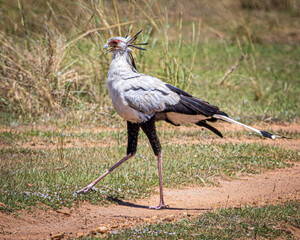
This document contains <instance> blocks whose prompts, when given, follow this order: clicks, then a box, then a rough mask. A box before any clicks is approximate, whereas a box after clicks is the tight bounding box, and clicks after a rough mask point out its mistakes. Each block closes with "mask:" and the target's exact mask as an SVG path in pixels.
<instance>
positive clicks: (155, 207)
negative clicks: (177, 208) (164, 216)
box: [149, 204, 169, 210]
mask: <svg viewBox="0 0 300 240" xmlns="http://www.w3.org/2000/svg"><path fill="white" fill-rule="evenodd" d="M166 208H169V205H167V204H159V205H158V206H150V207H149V209H154V210H160V209H166Z"/></svg>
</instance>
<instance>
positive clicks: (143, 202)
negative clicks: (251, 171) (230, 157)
mask: <svg viewBox="0 0 300 240" xmlns="http://www.w3.org/2000/svg"><path fill="white" fill-rule="evenodd" d="M282 128H285V129H284V130H285V131H287V132H288V131H291V132H296V133H298V132H299V131H300V128H299V125H297V124H292V126H291V125H289V126H276V125H273V126H271V127H269V129H274V131H276V129H278V130H279V129H282ZM178 129H180V128H178ZM224 129H225V128H224ZM0 130H1V131H4V129H3V128H0ZM19 131H21V130H20V129H19ZM99 131H100V130H99ZM181 131H184V129H181ZM226 131H235V128H227V129H226ZM230 140H232V142H236V143H239V142H243V143H244V142H247V143H253V142H261V143H262V144H271V145H276V146H280V147H283V148H287V149H293V150H296V151H299V150H300V142H299V140H297V139H291V140H285V139H278V140H276V141H272V140H260V139H258V140H254V139H249V138H248V139H239V140H234V139H230ZM178 141H179V140H174V141H173V142H174V143H179V142H178ZM185 141H186V140H185ZM193 141H195V143H197V141H199V143H200V140H193ZM223 141H228V139H226V138H225V139H212V140H206V142H207V144H209V143H210V142H216V143H218V142H223ZM183 142H184V141H183ZM170 144H172V142H171V143H170ZM201 144H203V141H201ZM102 146H103V145H102ZM32 147H36V145H34V146H32ZM164 194H165V201H166V203H167V204H168V205H169V207H170V208H168V209H163V210H160V211H157V210H150V209H148V206H150V205H156V204H157V203H158V199H159V195H158V194H153V195H152V196H151V197H150V198H148V199H140V200H136V201H119V200H118V201H116V205H111V206H108V207H100V206H97V205H91V204H88V203H82V204H81V205H80V206H78V207H73V208H72V209H67V208H66V209H62V210H60V211H54V210H51V209H48V210H36V211H34V210H33V211H32V212H27V211H25V210H22V211H18V212H17V213H13V214H7V213H3V212H0V239H49V238H50V236H52V237H56V238H55V239H61V238H63V237H67V236H70V237H74V236H82V235H86V234H89V233H91V232H92V231H93V230H94V231H103V232H107V231H118V230H119V229H122V228H127V227H131V226H133V225H136V224H141V223H145V222H146V223H148V222H159V221H176V220H177V219H179V218H182V217H186V216H190V215H197V214H202V213H203V212H206V211H208V210H211V209H216V208H221V207H222V208H228V207H239V206H244V205H248V206H249V205H254V206H261V205H265V204H270V203H280V202H285V201H287V200H291V199H297V200H299V199H300V163H294V166H293V167H292V168H284V169H277V170H273V171H267V172H265V173H263V174H260V175H247V176H242V177H241V178H240V179H238V180H226V181H225V180H221V181H220V186H219V187H189V188H182V189H165V190H164ZM99 227H100V228H99ZM95 229H96V230H95ZM50 234H51V235H50Z"/></svg>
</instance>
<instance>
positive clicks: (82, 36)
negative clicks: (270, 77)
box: [0, 0, 299, 120]
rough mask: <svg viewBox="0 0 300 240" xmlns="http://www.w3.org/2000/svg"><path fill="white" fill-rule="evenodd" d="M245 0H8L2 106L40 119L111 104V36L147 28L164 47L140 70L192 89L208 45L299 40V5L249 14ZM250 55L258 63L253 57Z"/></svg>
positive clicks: (2, 33)
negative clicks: (104, 48) (107, 45)
mask: <svg viewBox="0 0 300 240" xmlns="http://www.w3.org/2000/svg"><path fill="white" fill-rule="evenodd" d="M244 2H246V1H238V0H222V1H207V0H203V1H190V2H189V3H188V4H187V3H186V2H184V1H179V2H177V1H162V2H161V1H156V0H152V1H151V2H148V1H146V0H143V1H129V2H126V1H100V0H99V1H91V0H89V1H84V0H78V1H75V2H65V1H48V2H44V1H39V2H38V3H37V2H36V1H33V0H17V1H8V0H4V1H2V2H0V7H1V17H0V29H1V30H0V46H1V50H0V84H1V89H0V109H1V111H2V112H3V113H6V114H9V115H14V116H16V117H20V118H21V119H23V120H24V119H31V120H36V119H37V117H42V118H43V119H45V118H51V117H59V116H62V115H64V114H69V113H72V114H73V116H74V115H76V114H77V113H75V112H78V111H81V113H82V114H83V115H87V114H88V112H86V110H87V109H89V104H93V105H95V104H96V105H97V106H98V107H103V106H107V91H106V87H105V81H106V74H107V69H108V66H109V57H108V56H106V55H104V54H103V52H101V48H102V46H103V44H104V43H105V41H106V40H107V38H108V37H110V36H112V35H125V34H126V33H127V31H128V29H129V30H130V32H132V33H133V32H135V31H136V30H138V29H144V33H143V36H142V38H143V39H142V40H143V41H144V40H145V41H147V40H149V39H150V40H149V42H150V47H149V48H150V49H152V48H154V47H155V50H156V51H155V53H154V52H151V54H148V55H147V59H146V58H145V57H144V56H143V55H141V54H139V55H138V56H137V57H138V58H139V65H138V68H139V69H140V70H141V71H143V72H146V73H147V72H149V73H153V74H155V75H156V76H158V77H160V78H162V79H163V80H166V81H168V82H171V83H172V84H175V85H176V86H178V87H181V88H184V89H188V88H189V87H190V85H191V83H192V82H193V81H194V79H195V61H196V54H197V49H199V43H200V42H201V43H208V42H215V41H217V42H221V43H223V44H224V46H226V45H227V44H234V45H238V46H240V48H241V50H242V47H243V45H245V44H246V45H247V44H250V45H251V46H252V48H253V49H255V47H254V44H255V43H256V42H268V41H270V39H271V40H274V39H275V41H277V40H278V41H281V40H282V39H281V38H280V37H278V36H285V37H286V36H287V37H288V39H287V40H291V41H296V42H297V39H298V38H299V35H298V33H297V32H295V29H297V27H299V23H298V22H299V21H295V20H294V18H297V14H296V12H297V11H296V10H293V11H294V12H293V13H292V14H289V13H286V12H280V11H282V10H280V11H278V12H274V11H269V12H264V11H252V12H247V11H244V10H243V9H242V8H241V5H242V6H243V4H244ZM248 2H249V1H248ZM268 2H270V4H271V3H273V2H274V1H268ZM275 2H276V4H277V2H278V1H275ZM285 3H286V7H280V8H281V9H282V8H286V9H288V10H286V11H290V10H289V9H290V7H291V6H294V1H293V0H289V1H288V0H286V1H285ZM296 7H297V6H296ZM249 8H250V7H249ZM251 8H252V7H251ZM291 11H292V10H291ZM224 19H226V22H224ZM257 26H259V27H257ZM274 36H276V37H277V38H275V37H274ZM285 41H286V39H285ZM201 48H202V49H204V51H209V50H208V49H205V48H203V47H201ZM187 52H188V53H190V54H189V55H187ZM205 54H206V55H207V53H205ZM250 60H251V61H252V64H253V65H255V64H256V63H255V60H254V59H253V56H250ZM208 61H210V60H209V59H208ZM207 64H209V62H208V63H207ZM146 66H147V67H150V69H147V68H146ZM229 67H230V63H228V64H227V67H226V68H227V69H228V68H229ZM156 69H161V70H156ZM223 75H224V73H223ZM196 77H197V76H196ZM257 84H258V83H257V82H254V85H253V86H257ZM258 88H259V87H258ZM96 108H97V107H96Z"/></svg>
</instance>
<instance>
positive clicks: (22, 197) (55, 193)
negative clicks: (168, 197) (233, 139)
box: [0, 136, 299, 211]
mask: <svg viewBox="0 0 300 240" xmlns="http://www.w3.org/2000/svg"><path fill="white" fill-rule="evenodd" d="M124 138H125V136H124ZM120 143H123V142H121V140H120ZM120 143H119V144H118V145H117V146H113V147H97V148H90V147H86V148H79V147H76V146H75V147H74V146H73V147H71V148H60V147H58V148H56V149H55V148H54V149H53V150H51V149H46V148H45V149H40V150H38V149H36V150H35V149H31V148H19V147H15V148H2V149H1V150H0V156H1V157H0V167H1V170H0V173H1V176H2V177H1V180H0V202H2V203H4V204H6V205H7V206H8V207H7V208H3V207H1V210H4V211H14V210H16V209H21V208H27V207H28V206H35V205H38V206H40V204H41V203H42V204H44V205H46V206H49V207H53V208H55V209H56V208H60V207H63V206H67V207H71V206H72V205H74V204H76V203H79V202H80V201H84V200H88V201H90V202H91V203H94V204H108V203H109V202H110V201H111V197H113V198H122V199H132V198H141V197H146V196H149V194H150V193H151V192H153V190H154V187H156V186H158V177H157V166H156V159H155V156H154V155H153V154H152V149H151V148H150V147H149V144H148V141H147V140H146V139H145V137H144V136H143V137H141V141H140V143H139V148H138V152H137V155H136V157H135V158H134V159H131V160H129V161H128V162H126V163H124V164H123V165H122V166H121V167H120V168H119V169H117V170H115V171H114V172H113V173H112V174H109V175H108V176H107V177H106V178H104V179H103V180H102V181H101V182H100V183H99V184H98V185H97V186H96V187H97V188H98V191H97V192H90V193H88V194H85V195H76V194H74V192H75V191H76V190H78V189H79V188H81V187H84V186H85V185H87V184H88V183H90V182H91V181H92V180H94V179H95V178H96V177H98V176H99V175H100V174H102V173H103V172H104V171H105V170H106V169H108V168H109V167H110V166H112V165H113V164H114V163H115V162H117V161H118V160H120V159H121V158H122V157H123V156H125V150H126V147H125V146H123V144H120ZM179 153H180V154H179ZM163 155H164V161H163V168H164V184H165V186H166V187H181V186H183V185H203V184H209V185H211V184H217V180H216V179H217V178H218V177H222V176H230V177H233V178H235V177H236V176H237V174H239V173H260V172H262V171H265V170H267V169H274V168H281V167H289V166H291V161H299V155H298V154H297V153H296V152H294V151H290V150H283V149H280V148H276V147H271V146H264V145H260V144H230V143H229V144H210V145H205V144H203V145H194V144H170V145H165V146H164V151H163Z"/></svg>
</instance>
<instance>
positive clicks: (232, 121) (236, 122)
mask: <svg viewBox="0 0 300 240" xmlns="http://www.w3.org/2000/svg"><path fill="white" fill-rule="evenodd" d="M213 117H214V118H217V119H221V120H223V121H225V122H230V123H235V124H237V125H240V126H242V127H244V128H247V129H249V130H251V131H253V132H256V133H258V134H260V135H262V136H264V137H267V138H271V139H275V138H286V137H283V136H279V135H274V134H271V133H269V132H264V131H260V130H258V129H256V128H253V127H250V126H248V125H246V124H243V123H240V122H238V121H235V120H233V119H231V118H229V117H226V116H223V115H219V114H214V115H213Z"/></svg>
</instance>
